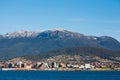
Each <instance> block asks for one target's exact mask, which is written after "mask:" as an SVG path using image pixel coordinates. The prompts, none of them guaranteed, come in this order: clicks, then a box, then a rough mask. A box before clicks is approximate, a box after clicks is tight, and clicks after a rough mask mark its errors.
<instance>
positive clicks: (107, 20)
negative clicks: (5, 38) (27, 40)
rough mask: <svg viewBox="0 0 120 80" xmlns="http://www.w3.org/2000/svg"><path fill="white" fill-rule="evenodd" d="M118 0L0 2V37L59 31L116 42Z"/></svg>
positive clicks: (119, 26)
mask: <svg viewBox="0 0 120 80" xmlns="http://www.w3.org/2000/svg"><path fill="white" fill-rule="evenodd" d="M119 14H120V1H119V0H97V1H96V0H91V1H90V0H59V1H58V0H1V1H0V34H5V33H7V32H14V31H19V30H32V31H33V30H48V29H53V28H63V29H66V30H70V31H74V32H79V33H82V34H85V35H95V36H103V35H107V36H111V37H114V38H116V39H117V40H118V41H120V36H119V34H120V15H119Z"/></svg>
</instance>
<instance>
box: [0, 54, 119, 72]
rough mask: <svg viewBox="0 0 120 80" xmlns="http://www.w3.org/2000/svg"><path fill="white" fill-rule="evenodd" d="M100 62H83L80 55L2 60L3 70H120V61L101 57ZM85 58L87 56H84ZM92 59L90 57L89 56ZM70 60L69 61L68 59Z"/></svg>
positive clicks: (0, 64) (1, 67) (1, 66)
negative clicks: (42, 58) (33, 59)
mask: <svg viewBox="0 0 120 80" xmlns="http://www.w3.org/2000/svg"><path fill="white" fill-rule="evenodd" d="M95 58H97V60H99V62H96V61H95V62H83V60H82V61H80V60H79V57H78V56H74V57H73V56H72V57H70V56H65V55H60V56H57V57H56V56H54V57H51V58H49V59H46V60H41V61H31V60H27V59H24V58H14V59H11V60H8V61H1V62H0V69H1V70H58V71H76V70H90V71H103V70H118V71H119V70H120V62H113V61H110V60H105V59H103V60H102V59H99V58H98V57H95ZM84 59H85V57H84ZM87 59H90V58H87ZM68 60H69V61H68ZM100 60H101V61H100Z"/></svg>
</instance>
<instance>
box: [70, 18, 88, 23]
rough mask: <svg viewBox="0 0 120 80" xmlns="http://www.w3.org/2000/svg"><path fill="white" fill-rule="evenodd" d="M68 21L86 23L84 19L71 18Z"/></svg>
mask: <svg viewBox="0 0 120 80" xmlns="http://www.w3.org/2000/svg"><path fill="white" fill-rule="evenodd" d="M68 21H72V22H86V21H87V20H86V19H84V18H71V19H68Z"/></svg>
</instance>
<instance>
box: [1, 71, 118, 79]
mask: <svg viewBox="0 0 120 80" xmlns="http://www.w3.org/2000/svg"><path fill="white" fill-rule="evenodd" d="M0 80H120V72H118V71H0Z"/></svg>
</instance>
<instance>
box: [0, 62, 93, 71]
mask: <svg viewBox="0 0 120 80" xmlns="http://www.w3.org/2000/svg"><path fill="white" fill-rule="evenodd" d="M0 67H1V69H2V70H89V69H92V68H94V66H93V65H90V64H84V65H78V64H70V63H67V64H65V63H57V62H51V63H47V62H36V63H33V64H26V63H23V62H22V61H19V62H17V63H8V64H6V65H4V66H0Z"/></svg>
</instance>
